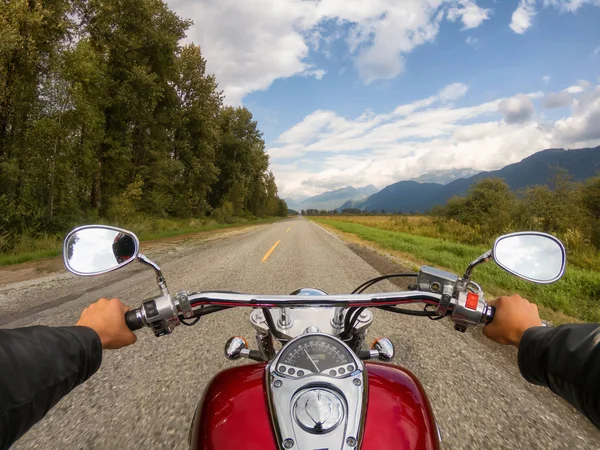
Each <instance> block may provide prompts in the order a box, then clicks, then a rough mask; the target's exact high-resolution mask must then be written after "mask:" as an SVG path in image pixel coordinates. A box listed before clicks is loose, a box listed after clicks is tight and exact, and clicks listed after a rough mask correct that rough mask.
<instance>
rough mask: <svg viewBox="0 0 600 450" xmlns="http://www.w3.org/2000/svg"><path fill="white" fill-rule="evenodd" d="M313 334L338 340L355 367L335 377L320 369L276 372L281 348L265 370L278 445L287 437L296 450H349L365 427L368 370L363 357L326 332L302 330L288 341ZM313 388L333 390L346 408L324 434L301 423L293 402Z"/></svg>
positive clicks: (292, 341)
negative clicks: (300, 373)
mask: <svg viewBox="0 0 600 450" xmlns="http://www.w3.org/2000/svg"><path fill="white" fill-rule="evenodd" d="M314 336H323V337H326V338H328V339H332V340H336V341H337V342H338V343H341V345H343V346H344V347H345V348H346V350H347V351H348V353H349V354H350V355H351V358H352V359H353V364H354V367H355V370H354V371H353V372H351V373H346V374H344V375H339V376H337V377H331V376H329V375H324V374H322V373H316V374H315V373H312V374H308V375H305V376H303V377H302V378H296V377H290V376H288V375H285V374H279V373H278V372H277V370H276V368H277V367H278V366H279V362H280V359H281V357H282V355H283V354H284V352H282V351H280V352H279V354H278V355H277V356H276V357H275V359H273V360H272V361H271V362H270V363H269V364H268V366H267V368H266V370H265V378H266V383H267V386H268V389H267V397H268V402H269V409H270V412H271V420H272V421H273V428H274V430H275V433H276V441H277V445H278V447H279V449H285V448H286V447H285V444H284V443H285V442H286V441H287V440H288V439H290V440H293V441H294V443H295V446H294V449H298V450H312V449H317V448H318V449H321V448H330V449H341V450H352V449H354V448H355V447H356V446H357V443H358V447H360V442H361V440H362V436H363V431H364V420H365V414H366V402H367V397H368V395H367V389H368V379H367V371H366V369H365V366H364V364H363V363H362V361H361V360H360V359H359V358H358V357H357V356H356V354H355V353H354V352H352V350H351V349H350V348H349V347H348V346H347V345H346V344H345V343H344V342H342V341H341V340H339V339H337V338H335V337H333V336H331V335H328V334H325V333H311V334H303V335H301V336H299V337H297V338H295V339H293V340H291V341H290V342H289V343H288V344H287V345H294V343H296V342H297V341H300V340H302V339H310V338H311V337H314ZM314 390H327V391H330V392H334V393H335V394H336V395H337V396H338V398H339V399H340V401H341V403H342V405H343V407H344V408H345V415H344V419H343V421H342V423H340V424H339V425H338V426H336V427H334V428H332V429H331V430H330V431H329V432H327V433H324V434H314V432H310V431H307V430H306V429H305V428H306V427H302V426H300V424H299V423H298V422H297V421H296V417H295V410H294V406H295V405H296V401H297V399H298V398H299V397H300V396H301V395H303V394H305V393H308V392H310V391H314ZM351 438H352V439H351ZM353 439H354V441H353ZM288 442H289V441H288ZM348 442H349V443H350V444H352V443H354V445H349V443H348Z"/></svg>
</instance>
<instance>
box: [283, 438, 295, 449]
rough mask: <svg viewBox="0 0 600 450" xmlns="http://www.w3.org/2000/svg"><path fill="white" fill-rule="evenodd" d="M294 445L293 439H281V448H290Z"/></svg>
mask: <svg viewBox="0 0 600 450" xmlns="http://www.w3.org/2000/svg"><path fill="white" fill-rule="evenodd" d="M293 446H294V441H293V439H286V440H285V441H283V448H292V447H293Z"/></svg>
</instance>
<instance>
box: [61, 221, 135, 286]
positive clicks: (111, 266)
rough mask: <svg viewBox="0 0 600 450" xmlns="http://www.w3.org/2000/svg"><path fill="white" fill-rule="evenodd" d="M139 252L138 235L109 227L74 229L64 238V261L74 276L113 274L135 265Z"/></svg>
mask: <svg viewBox="0 0 600 450" xmlns="http://www.w3.org/2000/svg"><path fill="white" fill-rule="evenodd" d="M139 251H140V242H139V240H138V238H137V236H136V235H135V234H133V233H132V232H130V231H127V230H123V229H121V228H116V227H110V226H106V225H85V226H83V227H78V228H75V229H74V230H73V231H71V232H70V233H69V234H68V235H67V237H66V238H65V241H64V245H63V260H64V263H65V266H66V268H67V269H68V270H69V271H70V272H72V273H74V274H75V275H82V276H92V275H100V274H102V273H106V272H112V271H113V270H116V269H119V268H121V267H123V266H125V265H127V264H129V263H130V262H132V261H135V259H136V258H137V256H138V254H139Z"/></svg>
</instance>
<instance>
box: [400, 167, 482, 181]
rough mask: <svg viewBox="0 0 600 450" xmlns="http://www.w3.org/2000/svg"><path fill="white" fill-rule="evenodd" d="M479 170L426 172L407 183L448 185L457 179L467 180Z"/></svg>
mask: <svg viewBox="0 0 600 450" xmlns="http://www.w3.org/2000/svg"><path fill="white" fill-rule="evenodd" d="M479 172H481V170H477V169H444V170H434V171H432V172H427V173H424V174H423V175H421V176H420V177H417V178H411V179H410V180H408V181H416V182H417V183H438V184H448V183H451V182H452V181H454V180H457V179H459V178H468V177H472V176H473V175H476V174H478V173H479Z"/></svg>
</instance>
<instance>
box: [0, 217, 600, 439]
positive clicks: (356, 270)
mask: <svg viewBox="0 0 600 450" xmlns="http://www.w3.org/2000/svg"><path fill="white" fill-rule="evenodd" d="M277 241H279V244H278V245H277V246H276V247H275V248H274V249H273V250H272V252H271V253H270V254H269V255H268V257H266V256H267V255H266V254H267V252H268V251H269V250H270V249H272V248H273V246H274V244H275V243H276V242H277ZM144 247H146V248H147V250H148V251H147V252H146V253H147V254H148V255H149V256H150V257H154V258H156V260H157V261H158V262H159V263H160V265H161V266H162V269H163V272H164V274H165V276H166V278H167V282H168V284H169V287H170V288H171V290H172V291H173V292H175V291H177V290H179V289H187V290H189V291H193V290H233V291H242V292H254V293H265V294H278V293H279V294H287V293H290V292H292V291H293V290H295V289H297V288H298V287H319V288H321V289H324V290H325V291H327V292H329V293H348V292H350V291H351V290H352V289H353V288H354V287H355V286H357V285H358V284H360V283H361V282H363V281H365V280H367V279H368V278H370V277H373V276H377V275H379V272H377V271H376V270H375V269H374V268H373V266H372V265H371V264H368V263H367V262H365V259H363V258H361V257H360V256H358V255H357V254H356V253H355V252H354V251H352V250H351V249H350V248H349V247H348V246H347V245H346V244H345V243H344V242H342V241H341V240H339V239H337V238H336V237H334V236H333V235H332V234H330V233H329V232H327V231H325V230H323V229H321V228H320V227H318V226H317V225H315V224H313V223H311V222H309V221H308V220H306V219H303V218H297V219H289V220H284V221H280V222H277V223H274V224H269V225H260V226H256V227H251V228H247V229H244V230H241V231H236V232H232V233H225V234H224V235H223V236H221V237H220V238H219V239H213V240H210V241H194V240H192V241H186V242H183V241H181V240H180V241H179V242H176V243H174V244H171V246H162V247H161V246H157V245H148V246H145V245H144V244H142V250H144ZM371 256H373V255H371ZM2 278H3V277H2V273H1V272H0V283H2V281H1V279H2ZM475 278H476V276H475ZM157 293H158V291H157V288H156V284H155V278H154V274H153V272H152V271H151V270H148V269H146V268H144V267H143V266H141V265H140V264H138V263H134V264H131V265H130V266H128V267H126V268H124V269H122V270H121V271H118V272H114V273H111V274H106V275H102V276H98V277H92V278H83V277H82V278H78V277H75V276H73V275H71V274H68V273H66V272H65V271H59V272H55V273H50V274H48V275H45V276H43V277H42V278H37V279H30V280H27V281H20V282H15V283H11V284H6V282H5V284H4V285H3V286H2V285H0V326H2V327H17V326H27V325H35V324H43V325H69V324H73V323H75V321H76V320H77V318H78V316H79V314H80V312H81V310H82V309H83V308H84V307H85V306H86V305H88V304H89V303H91V302H93V301H95V300H96V299H98V298H99V297H101V296H105V297H108V298H110V297H113V296H116V297H119V298H121V299H123V301H125V302H126V303H128V304H129V305H130V306H132V307H133V306H138V305H139V303H140V301H141V300H143V299H145V298H148V297H151V296H154V295H156V294H157ZM248 313H249V311H248V310H245V309H241V308H240V309H238V310H231V311H227V312H222V313H218V314H213V315H211V316H207V317H205V318H203V319H202V320H201V321H200V323H199V324H198V325H196V326H195V327H191V328H188V327H183V326H181V327H179V328H178V329H176V330H175V333H173V334H172V335H170V336H166V337H162V338H155V337H154V336H153V335H152V334H151V333H150V332H149V330H147V329H145V330H140V331H139V332H138V342H137V344H135V345H134V346H131V347H128V348H126V349H123V350H120V351H108V352H105V355H104V361H103V363H102V367H101V368H100V370H99V371H98V372H97V373H96V374H95V375H94V376H93V377H92V378H91V379H90V380H89V381H87V382H86V383H85V384H83V385H82V386H79V387H78V388H76V389H75V390H74V391H73V392H72V393H71V394H69V395H68V396H67V397H65V398H64V399H63V400H62V401H61V402H60V403H59V404H58V405H57V406H56V407H55V408H54V409H53V410H52V411H51V412H50V413H49V414H48V415H47V417H46V418H45V419H44V420H42V421H41V422H40V423H39V424H38V425H36V426H35V427H34V428H33V429H32V430H31V431H30V432H29V433H28V434H27V435H25V436H24V437H23V438H22V439H21V440H20V441H19V442H18V443H17V444H16V445H15V446H14V449H18V450H24V449H29V450H31V449H60V450H70V449H111V450H112V449H138V448H139V449H142V448H143V449H149V448H151V449H167V448H168V449H172V448H173V449H184V448H187V435H188V430H189V424H190V421H191V418H192V414H193V412H194V409H195V407H196V404H197V402H198V401H199V399H200V397H201V395H202V392H203V390H204V388H205V386H206V384H207V383H208V381H209V380H210V379H211V377H212V376H213V375H214V374H216V373H217V372H218V371H220V370H222V369H225V368H227V367H230V366H232V365H233V364H234V363H232V362H230V361H227V360H226V359H225V358H224V357H223V354H222V351H223V345H224V343H225V341H226V339H227V338H229V337H230V336H232V335H245V336H246V337H248V338H251V339H249V341H250V342H252V341H253V339H252V335H253V334H252V329H251V327H250V325H249V322H248ZM444 322H445V323H444ZM370 336H374V337H380V336H387V337H388V338H390V339H391V340H392V342H394V344H395V346H396V357H395V362H396V363H397V364H401V365H403V366H405V367H407V368H408V369H409V370H411V371H413V372H414V373H415V374H416V375H417V376H418V377H419V378H420V380H421V382H422V383H423V385H424V387H425V389H426V391H427V392H428V394H429V398H430V401H431V404H432V406H433V409H434V411H435V415H436V418H437V420H438V423H439V426H440V428H441V432H442V435H443V438H444V443H445V444H444V446H445V448H451V449H471V448H493V449H500V448H527V449H554V448H556V449H558V448H570V449H586V450H587V449H594V448H600V432H599V431H598V430H596V428H594V427H593V426H592V425H590V424H589V423H588V422H587V420H586V419H585V418H584V417H582V416H581V415H580V414H579V413H577V412H576V411H575V410H574V409H573V408H572V407H570V406H569V405H567V404H566V403H565V402H563V401H562V400H560V399H558V398H557V397H555V396H554V395H553V394H552V393H550V392H549V391H548V390H546V389H543V388H540V387H536V386H532V385H529V384H528V383H527V382H525V381H524V380H523V379H522V378H521V376H520V374H519V371H518V368H517V365H516V352H515V351H514V349H508V348H504V347H501V346H498V345H496V344H494V343H491V342H489V341H486V340H485V339H484V338H482V337H481V333H480V331H479V330H474V331H473V332H471V333H467V334H460V333H457V332H455V331H454V330H453V328H452V327H451V324H450V323H448V321H447V320H445V321H438V322H434V321H430V320H428V319H426V318H419V317H408V316H401V315H397V314H391V313H383V312H379V311H377V312H376V314H375V320H374V324H373V326H372V328H371V330H370ZM243 363H247V361H241V362H235V364H243Z"/></svg>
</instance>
